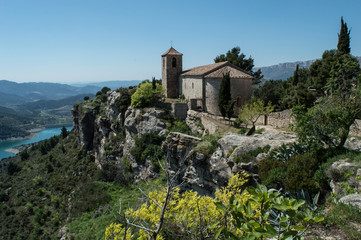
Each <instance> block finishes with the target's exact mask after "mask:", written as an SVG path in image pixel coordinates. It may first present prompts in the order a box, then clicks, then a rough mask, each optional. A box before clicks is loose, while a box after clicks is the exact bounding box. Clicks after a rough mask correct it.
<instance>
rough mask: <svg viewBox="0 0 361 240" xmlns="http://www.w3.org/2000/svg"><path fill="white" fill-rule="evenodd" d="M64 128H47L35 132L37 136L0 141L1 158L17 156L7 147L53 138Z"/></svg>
mask: <svg viewBox="0 0 361 240" xmlns="http://www.w3.org/2000/svg"><path fill="white" fill-rule="evenodd" d="M62 128H63V127H54V128H45V129H43V130H41V131H39V132H35V134H36V136H35V137H33V138H30V139H25V140H13V141H4V142H0V160H1V159H3V158H7V157H12V156H15V154H12V153H9V152H6V151H5V150H6V149H9V148H13V147H17V146H20V145H23V144H29V143H35V142H39V141H42V140H45V139H48V138H51V137H53V136H54V135H59V134H60V133H61V129H62ZM72 128H73V126H66V129H67V130H68V131H70V130H71V129H72Z"/></svg>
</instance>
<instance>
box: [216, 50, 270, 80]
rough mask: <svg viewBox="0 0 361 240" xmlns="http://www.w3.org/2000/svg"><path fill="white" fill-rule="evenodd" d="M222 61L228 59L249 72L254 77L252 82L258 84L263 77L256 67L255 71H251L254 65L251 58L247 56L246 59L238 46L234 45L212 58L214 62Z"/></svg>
mask: <svg viewBox="0 0 361 240" xmlns="http://www.w3.org/2000/svg"><path fill="white" fill-rule="evenodd" d="M224 61H228V62H230V63H232V64H233V65H235V66H237V67H239V68H241V69H243V70H245V71H247V72H249V73H250V74H251V75H252V76H253V77H254V79H253V84H258V83H259V82H260V81H261V79H262V78H263V75H262V72H261V69H258V70H257V71H256V72H253V67H254V64H253V61H254V60H253V58H252V57H249V58H248V59H247V58H246V55H244V54H243V53H241V49H240V47H234V48H232V49H231V50H229V51H228V52H227V53H226V54H221V55H218V56H217V57H216V58H215V59H214V62H215V63H217V62H224Z"/></svg>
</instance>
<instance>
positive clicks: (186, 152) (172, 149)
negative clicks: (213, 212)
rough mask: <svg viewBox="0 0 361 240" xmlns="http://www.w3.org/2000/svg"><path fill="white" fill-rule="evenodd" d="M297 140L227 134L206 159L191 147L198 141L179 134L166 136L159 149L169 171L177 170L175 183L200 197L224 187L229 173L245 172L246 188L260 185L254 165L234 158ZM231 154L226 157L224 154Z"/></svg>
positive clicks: (272, 135)
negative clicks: (195, 192)
mask: <svg viewBox="0 0 361 240" xmlns="http://www.w3.org/2000/svg"><path fill="white" fill-rule="evenodd" d="M295 140H296V137H295V136H294V135H292V134H286V133H278V132H277V133H276V132H275V133H265V134H257V135H254V136H250V137H249V136H242V135H238V134H229V135H226V136H224V137H223V138H221V139H220V140H219V141H218V148H217V150H216V151H215V152H214V153H213V154H212V156H210V157H207V156H206V155H204V154H202V153H200V152H196V151H195V150H194V149H193V148H194V146H195V145H196V144H197V143H199V142H200V141H201V139H200V138H195V137H192V136H189V135H185V134H181V133H174V132H172V133H169V134H168V136H167V138H166V140H165V141H164V142H163V145H162V149H163V151H164V154H165V155H166V156H167V158H168V160H169V162H170V167H171V170H172V171H173V172H174V173H176V172H177V171H179V173H178V176H177V179H178V183H182V186H181V188H182V189H183V190H189V189H193V190H196V191H197V192H198V193H200V194H206V195H213V194H214V193H215V191H216V189H217V188H220V187H223V186H226V185H227V183H228V179H229V178H230V177H231V175H232V173H239V172H242V171H245V172H246V173H247V174H248V175H249V179H248V185H256V184H257V183H259V177H258V168H257V163H256V162H248V163H234V162H233V161H232V160H233V158H234V157H235V156H236V155H238V154H242V153H246V152H249V151H252V150H255V149H257V148H258V147H265V146H267V145H269V146H270V149H273V148H275V147H278V146H281V145H282V144H287V143H292V142H294V141H295ZM233 149H234V151H233V153H232V154H231V155H230V156H229V157H228V158H227V153H229V152H231V151H232V150H233Z"/></svg>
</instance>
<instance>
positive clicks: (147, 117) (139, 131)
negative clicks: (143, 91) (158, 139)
mask: <svg viewBox="0 0 361 240" xmlns="http://www.w3.org/2000/svg"><path fill="white" fill-rule="evenodd" d="M165 114H166V112H165V111H163V110H158V109H155V108H145V109H134V108H131V107H129V108H128V110H127V111H126V112H125V121H124V127H125V134H126V142H125V147H124V154H125V155H127V154H128V153H129V151H130V149H131V148H132V147H133V146H134V140H135V139H134V137H135V136H137V137H141V136H142V135H143V134H144V133H149V132H154V133H156V134H158V135H159V136H163V135H164V134H165V129H166V127H167V125H166V124H165V123H164V122H163V121H162V120H161V119H162V118H163V117H164V116H165Z"/></svg>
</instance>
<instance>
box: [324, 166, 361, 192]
mask: <svg viewBox="0 0 361 240" xmlns="http://www.w3.org/2000/svg"><path fill="white" fill-rule="evenodd" d="M326 174H327V176H328V177H329V178H330V179H331V181H330V187H331V189H332V192H333V193H336V194H337V195H338V196H345V195H347V192H348V189H349V190H352V191H356V192H357V191H358V192H361V168H359V167H358V165H356V164H355V163H352V162H350V161H349V160H348V159H341V160H338V161H336V162H334V163H333V164H332V165H331V166H330V167H329V168H328V169H327V172H326Z"/></svg>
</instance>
